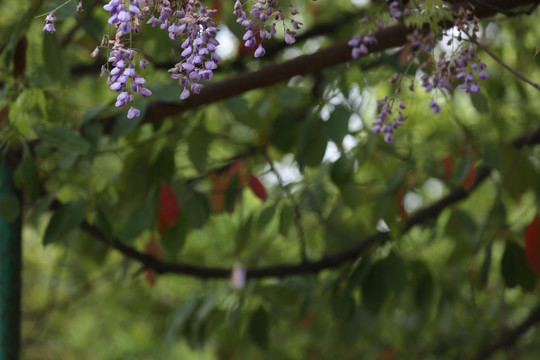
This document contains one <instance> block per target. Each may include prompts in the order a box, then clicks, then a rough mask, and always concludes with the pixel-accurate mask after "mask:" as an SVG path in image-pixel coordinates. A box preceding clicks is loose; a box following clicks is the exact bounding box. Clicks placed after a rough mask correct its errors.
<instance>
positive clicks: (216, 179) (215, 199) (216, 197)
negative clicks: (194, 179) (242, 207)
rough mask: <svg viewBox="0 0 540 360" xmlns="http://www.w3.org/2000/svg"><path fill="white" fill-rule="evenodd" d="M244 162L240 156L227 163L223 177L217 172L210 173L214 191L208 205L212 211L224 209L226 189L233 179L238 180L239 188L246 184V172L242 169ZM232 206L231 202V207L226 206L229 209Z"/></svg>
mask: <svg viewBox="0 0 540 360" xmlns="http://www.w3.org/2000/svg"><path fill="white" fill-rule="evenodd" d="M245 162H246V161H245V160H244V159H243V158H240V159H238V160H236V161H235V162H234V163H232V164H231V165H229V167H227V170H226V171H227V172H226V175H225V178H222V177H221V175H220V174H219V173H217V172H213V173H212V182H213V183H214V191H213V193H212V198H211V200H210V207H211V208H212V211H214V212H222V211H224V210H225V206H226V205H227V204H226V202H227V201H226V200H227V199H226V191H227V189H228V188H229V186H230V185H231V182H232V181H233V179H235V178H236V179H237V180H238V183H237V184H238V189H239V190H241V189H242V188H244V186H245V185H246V172H245V169H244V165H245ZM239 194H240V192H239ZM229 205H231V204H229ZM233 208H234V204H232V208H230V207H229V206H228V210H229V211H232V210H233Z"/></svg>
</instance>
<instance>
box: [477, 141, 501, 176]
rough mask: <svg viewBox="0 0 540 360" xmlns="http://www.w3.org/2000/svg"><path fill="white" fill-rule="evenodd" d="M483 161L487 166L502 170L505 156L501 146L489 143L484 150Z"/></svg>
mask: <svg viewBox="0 0 540 360" xmlns="http://www.w3.org/2000/svg"><path fill="white" fill-rule="evenodd" d="M482 159H483V160H484V163H485V164H486V166H488V167H490V168H492V169H496V170H500V169H501V168H502V164H503V154H502V152H501V147H500V146H499V145H496V144H493V143H490V142H487V143H485V144H484V146H483V148H482Z"/></svg>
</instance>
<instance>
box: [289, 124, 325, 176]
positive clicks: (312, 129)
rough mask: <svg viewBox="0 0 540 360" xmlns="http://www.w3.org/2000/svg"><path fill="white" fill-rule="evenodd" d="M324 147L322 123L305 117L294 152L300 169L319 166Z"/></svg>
mask: <svg viewBox="0 0 540 360" xmlns="http://www.w3.org/2000/svg"><path fill="white" fill-rule="evenodd" d="M326 145H327V138H326V134H325V133H324V123H323V121H322V120H320V119H318V118H316V117H314V116H307V117H306V119H305V120H304V127H303V129H302V135H301V137H300V141H299V143H298V148H297V151H296V160H297V161H298V164H299V165H300V168H301V169H302V168H304V167H305V166H318V165H320V163H321V161H322V159H323V156H324V153H325V152H326Z"/></svg>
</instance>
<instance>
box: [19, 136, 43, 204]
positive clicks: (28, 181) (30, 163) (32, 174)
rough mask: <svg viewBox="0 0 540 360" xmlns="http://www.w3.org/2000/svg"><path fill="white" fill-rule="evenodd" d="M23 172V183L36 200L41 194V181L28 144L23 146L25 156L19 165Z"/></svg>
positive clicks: (29, 194) (28, 193) (30, 195)
mask: <svg viewBox="0 0 540 360" xmlns="http://www.w3.org/2000/svg"><path fill="white" fill-rule="evenodd" d="M19 166H20V168H21V173H22V185H23V187H24V190H25V192H26V194H27V195H28V196H29V197H30V199H32V200H35V199H37V197H38V195H39V189H40V181H39V175H38V170H37V167H36V163H35V162H34V158H33V157H32V154H30V150H29V149H28V146H24V147H23V156H22V160H21V164H20V165H19Z"/></svg>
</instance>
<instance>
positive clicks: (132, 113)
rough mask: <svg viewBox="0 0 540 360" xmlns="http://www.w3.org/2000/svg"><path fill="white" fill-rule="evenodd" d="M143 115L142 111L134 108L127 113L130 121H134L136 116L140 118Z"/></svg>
mask: <svg viewBox="0 0 540 360" xmlns="http://www.w3.org/2000/svg"><path fill="white" fill-rule="evenodd" d="M139 115H141V111H140V110H139V109H137V108H134V107H133V106H132V107H130V108H129V111H128V113H127V117H128V119H133V118H134V117H135V116H137V117H139Z"/></svg>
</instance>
